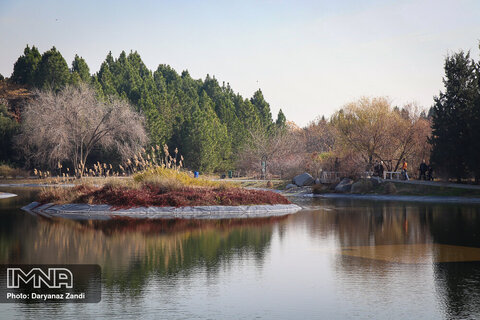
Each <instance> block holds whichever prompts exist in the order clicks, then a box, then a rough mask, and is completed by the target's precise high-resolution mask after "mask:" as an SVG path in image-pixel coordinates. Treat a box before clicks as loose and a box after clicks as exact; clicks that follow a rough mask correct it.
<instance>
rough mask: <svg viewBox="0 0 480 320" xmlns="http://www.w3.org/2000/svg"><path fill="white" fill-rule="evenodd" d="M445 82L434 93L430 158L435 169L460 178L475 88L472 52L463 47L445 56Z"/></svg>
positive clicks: (465, 163) (466, 153)
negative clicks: (443, 87) (440, 88)
mask: <svg viewBox="0 0 480 320" xmlns="http://www.w3.org/2000/svg"><path fill="white" fill-rule="evenodd" d="M443 83H444V86H445V92H440V95H439V96H438V97H434V101H435V103H434V106H433V110H432V111H433V112H432V138H431V144H432V154H431V161H432V163H433V164H434V168H435V170H437V171H438V169H440V170H444V171H445V172H446V173H447V174H448V175H449V176H452V177H455V178H456V179H457V180H458V181H460V179H461V178H464V177H466V175H467V167H468V162H469V150H470V144H471V129H472V128H471V125H470V121H471V118H472V111H473V101H474V97H475V89H476V84H475V73H474V64H473V62H472V61H471V59H470V54H469V53H464V52H463V51H461V52H459V53H456V54H454V55H452V56H449V57H447V58H446V60H445V77H444V78H443Z"/></svg>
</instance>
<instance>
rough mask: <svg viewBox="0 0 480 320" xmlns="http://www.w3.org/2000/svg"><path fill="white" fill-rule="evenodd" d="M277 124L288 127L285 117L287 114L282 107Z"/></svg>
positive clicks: (280, 126)
mask: <svg viewBox="0 0 480 320" xmlns="http://www.w3.org/2000/svg"><path fill="white" fill-rule="evenodd" d="M275 124H276V125H277V127H278V128H286V126H287V118H286V117H285V114H284V113H283V111H282V109H280V111H278V115H277V121H275Z"/></svg>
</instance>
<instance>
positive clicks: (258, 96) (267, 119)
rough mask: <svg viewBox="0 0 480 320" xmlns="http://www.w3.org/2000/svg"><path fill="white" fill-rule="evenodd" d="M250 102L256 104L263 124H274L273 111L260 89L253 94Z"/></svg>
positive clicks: (266, 125) (266, 126)
mask: <svg viewBox="0 0 480 320" xmlns="http://www.w3.org/2000/svg"><path fill="white" fill-rule="evenodd" d="M250 102H251V103H252V104H253V105H254V106H255V109H256V110H257V113H258V118H259V119H260V123H261V124H262V126H263V127H264V128H268V127H269V126H270V125H271V124H272V113H271V111H270V105H269V104H268V103H267V102H266V101H265V98H264V97H263V93H262V91H261V90H260V89H258V90H257V91H256V92H255V93H254V94H253V97H252V98H251V99H250Z"/></svg>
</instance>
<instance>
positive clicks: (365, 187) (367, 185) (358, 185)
mask: <svg viewBox="0 0 480 320" xmlns="http://www.w3.org/2000/svg"><path fill="white" fill-rule="evenodd" d="M372 189H373V183H372V181H371V180H370V179H361V180H358V181H357V182H355V183H354V184H352V189H351V190H350V191H351V193H367V192H369V191H371V190H372Z"/></svg>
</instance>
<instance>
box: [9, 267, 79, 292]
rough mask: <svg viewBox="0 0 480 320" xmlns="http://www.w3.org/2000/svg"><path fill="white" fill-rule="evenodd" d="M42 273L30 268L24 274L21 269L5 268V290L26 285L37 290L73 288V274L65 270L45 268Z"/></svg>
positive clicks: (39, 270) (38, 269) (37, 269)
mask: <svg viewBox="0 0 480 320" xmlns="http://www.w3.org/2000/svg"><path fill="white" fill-rule="evenodd" d="M46 271H47V272H43V270H42V269H40V268H31V269H30V270H29V271H28V272H24V270H22V269H21V268H7V288H8V289H16V288H20V287H21V286H24V285H27V284H28V283H31V284H33V287H34V288H36V289H38V288H42V287H44V288H50V289H59V288H62V287H63V288H67V289H71V288H73V274H72V272H71V271H70V270H68V269H67V268H47V269H46Z"/></svg>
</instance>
